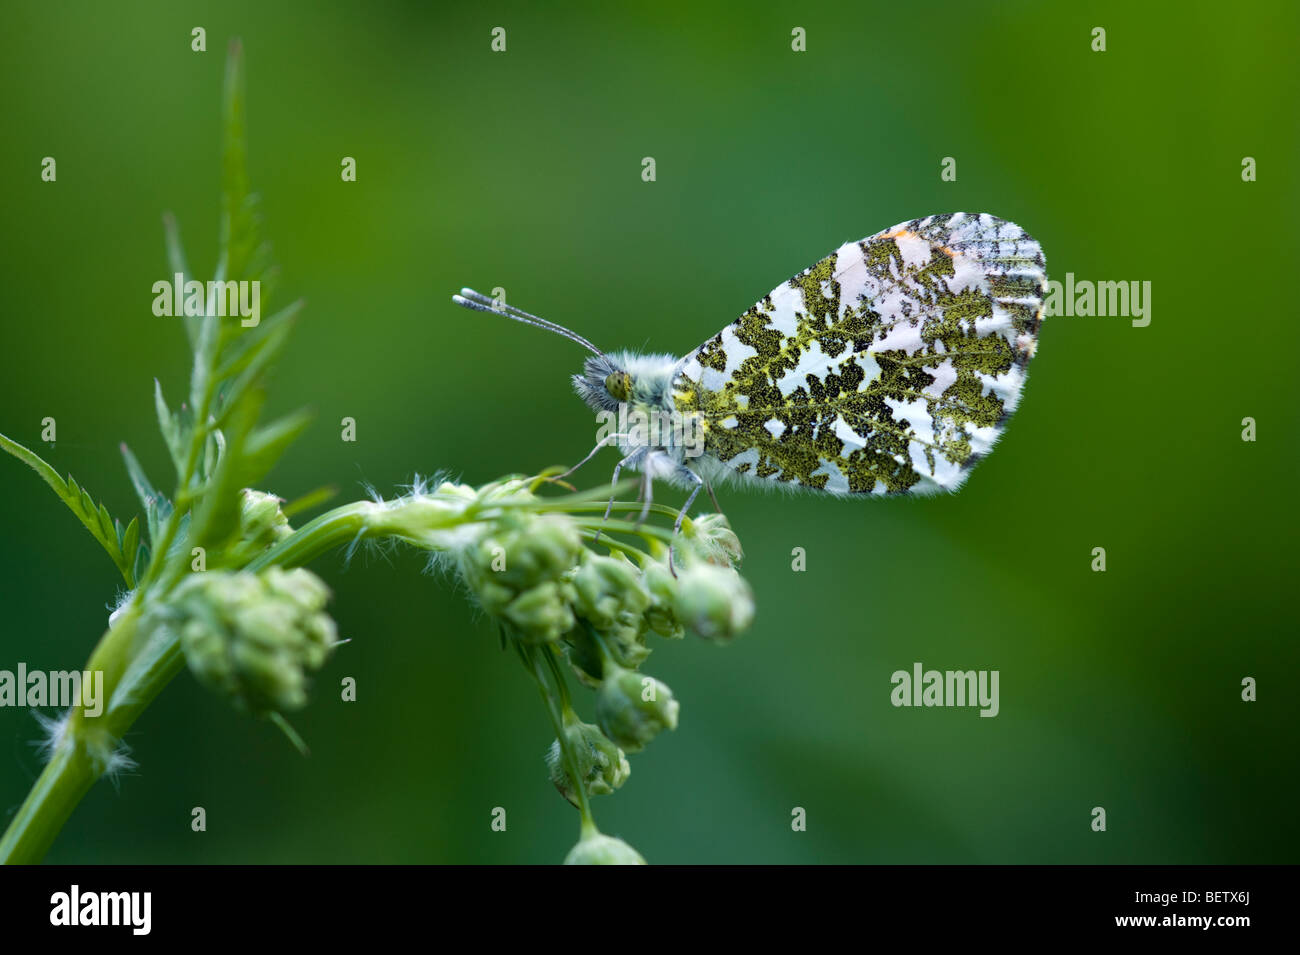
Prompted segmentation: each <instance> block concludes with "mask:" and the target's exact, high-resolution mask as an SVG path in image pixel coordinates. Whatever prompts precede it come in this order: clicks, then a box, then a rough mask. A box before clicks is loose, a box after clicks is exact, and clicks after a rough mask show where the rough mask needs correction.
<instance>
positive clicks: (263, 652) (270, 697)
mask: <svg viewBox="0 0 1300 955" xmlns="http://www.w3.org/2000/svg"><path fill="white" fill-rule="evenodd" d="M328 599H329V589H328V588H327V587H326V586H325V584H324V583H323V582H322V581H321V580H320V578H319V577H317V576H316V575H315V574H313V573H311V571H308V570H304V569H302V568H298V569H296V570H288V571H286V570H282V569H281V568H279V567H269V568H267V569H266V570H264V571H262V572H261V573H257V574H254V573H251V572H249V571H239V572H231V571H208V572H206V573H203V574H197V575H195V576H193V577H190V578H189V579H187V580H185V581H184V582H182V583H181V584H180V586H178V587H177V588H176V591H175V593H174V594H173V597H172V601H171V613H172V614H173V615H175V616H177V617H178V618H179V621H178V624H177V629H178V632H179V636H180V643H181V649H182V650H183V651H184V653H185V660H186V663H188V665H189V668H190V670H191V671H192V672H193V673H194V675H195V676H196V677H197V678H198V679H199V681H200V682H201V683H203V684H205V685H207V686H208V687H210V688H211V689H214V690H216V691H217V692H219V693H221V694H223V695H225V696H228V697H230V698H231V699H232V701H233V702H234V703H235V704H236V706H238V707H240V708H241V709H245V710H248V711H250V712H252V713H254V714H255V715H259V716H260V715H264V714H266V713H269V712H285V711H287V710H295V709H299V708H301V707H302V706H304V705H306V702H307V684H308V676H309V674H310V673H312V672H314V671H316V670H318V669H320V667H321V666H323V665H324V663H325V661H326V660H327V659H328V658H329V655H330V652H331V650H332V649H333V646H334V644H335V642H336V641H337V633H336V630H335V626H334V621H333V620H331V619H330V618H329V616H328V615H326V614H325V613H323V612H322V611H323V608H324V606H325V603H326V601H327V600H328Z"/></svg>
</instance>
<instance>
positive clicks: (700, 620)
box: [673, 561, 754, 640]
mask: <svg viewBox="0 0 1300 955" xmlns="http://www.w3.org/2000/svg"><path fill="white" fill-rule="evenodd" d="M679 573H680V576H679V578H678V580H677V594H676V599H675V600H674V604H673V608H674V611H675V613H676V616H677V619H678V620H680V621H681V622H682V624H683V625H684V626H685V627H686V628H687V629H688V630H691V631H693V632H694V633H697V634H699V635H700V636H701V637H704V638H705V639H706V640H730V639H731V638H732V637H735V636H736V635H737V634H739V633H741V632H742V631H744V630H746V629H748V627H749V625H750V624H751V623H752V622H753V620H754V594H753V591H751V590H750V589H749V584H747V583H746V582H745V579H744V578H743V577H741V576H740V574H738V573H736V572H735V571H734V570H732V569H731V568H729V567H721V566H718V565H717V564H710V563H707V562H703V561H700V562H696V563H695V564H693V565H692V566H690V567H687V568H685V569H684V570H682V571H680V572H679Z"/></svg>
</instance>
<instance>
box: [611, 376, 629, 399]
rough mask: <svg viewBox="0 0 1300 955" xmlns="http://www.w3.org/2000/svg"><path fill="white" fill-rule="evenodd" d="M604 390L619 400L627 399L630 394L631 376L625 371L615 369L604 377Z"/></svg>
mask: <svg viewBox="0 0 1300 955" xmlns="http://www.w3.org/2000/svg"><path fill="white" fill-rule="evenodd" d="M605 390H606V391H608V392H609V393H610V395H612V396H613V397H615V398H617V399H618V400H619V401H627V399H628V398H630V397H631V396H632V376H631V375H629V374H628V373H627V372H625V371H616V372H614V373H613V374H612V375H609V376H607V377H606V378H605Z"/></svg>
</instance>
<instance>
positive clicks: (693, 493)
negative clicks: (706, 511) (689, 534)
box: [668, 467, 713, 577]
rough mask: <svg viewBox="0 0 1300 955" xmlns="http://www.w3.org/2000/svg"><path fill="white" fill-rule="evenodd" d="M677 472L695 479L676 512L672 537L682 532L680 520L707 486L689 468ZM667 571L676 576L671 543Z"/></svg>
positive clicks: (710, 494) (711, 490)
mask: <svg viewBox="0 0 1300 955" xmlns="http://www.w3.org/2000/svg"><path fill="white" fill-rule="evenodd" d="M679 473H681V474H683V475H690V477H691V479H692V480H693V481H695V487H693V488H691V493H690V496H689V497H687V498H686V503H685V504H683V505H682V509H681V510H680V511H678V512H677V521H676V523H674V524H673V537H676V536H677V535H678V534H680V533H681V532H682V521H683V520H685V519H686V512H687V511H689V510H690V509H691V505H692V504H694V503H695V498H696V496H697V495H698V494H699V493H700V488H703V487H708V485H707V484H706V483H705V481H704V478H702V477H700V476H699V475H698V474H696V473H695V472H694V471H692V470H691V469H690V468H687V467H683V468H682V469H681V472H679ZM709 496H710V497H712V496H713V489H712V488H709ZM668 572H669V573H670V574H672V575H673V576H674V577H676V576H677V568H676V567H674V566H673V547H672V545H671V544H669V545H668Z"/></svg>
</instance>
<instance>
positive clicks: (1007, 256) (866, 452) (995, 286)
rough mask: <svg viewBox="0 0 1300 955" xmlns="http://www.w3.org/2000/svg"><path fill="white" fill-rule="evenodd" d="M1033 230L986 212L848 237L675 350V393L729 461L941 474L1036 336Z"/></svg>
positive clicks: (818, 475)
mask: <svg viewBox="0 0 1300 955" xmlns="http://www.w3.org/2000/svg"><path fill="white" fill-rule="evenodd" d="M1046 280H1047V276H1046V273H1045V266H1044V261H1043V253H1042V250H1041V249H1040V248H1039V246H1038V243H1037V242H1035V241H1034V240H1033V239H1032V238H1030V237H1029V236H1028V235H1027V234H1026V233H1025V232H1024V230H1022V229H1021V228H1020V227H1019V226H1017V225H1015V224H1014V223H1011V222H1007V221H1005V220H1003V219H997V218H995V217H993V216H990V215H967V214H965V213H957V214H955V215H950V216H931V217H929V218H927V219H917V220H914V221H912V222H907V223H904V224H902V225H899V226H896V227H894V228H893V229H889V230H887V231H885V232H881V233H880V234H878V235H875V236H872V237H871V238H869V239H864V240H863V241H861V242H849V243H846V244H845V245H843V246H841V247H840V248H839V249H837V250H836V251H835V252H833V253H831V254H830V255H829V256H827V257H826V258H824V259H822V260H821V261H820V262H818V263H817V264H816V265H814V266H812V267H811V268H809V269H807V270H805V271H803V272H800V273H799V274H798V275H796V276H795V277H794V278H792V279H790V281H789V282H786V283H785V284H784V285H782V286H780V287H778V288H776V289H774V290H773V291H772V293H771V294H770V295H768V296H767V297H766V298H764V299H763V300H762V301H760V302H758V303H757V304H755V305H754V307H753V308H751V309H750V310H749V311H747V312H746V313H745V314H744V315H742V316H740V318H739V319H737V320H736V321H735V323H733V324H732V325H729V326H728V327H727V328H725V329H723V330H722V331H721V332H719V333H718V334H717V335H715V336H714V337H713V338H711V339H710V340H709V341H707V342H705V343H704V344H703V345H701V346H700V347H699V348H698V349H697V350H696V351H695V352H694V353H692V354H691V355H689V356H687V358H686V359H685V361H684V363H683V365H682V368H681V370H680V372H679V373H678V375H677V377H676V379H675V380H674V382H673V400H674V402H675V403H676V406H677V409H678V410H679V411H681V412H683V413H686V414H696V415H699V416H700V418H701V419H702V422H703V425H704V428H705V439H704V442H705V443H704V451H705V454H706V455H707V456H709V457H712V458H715V459H716V460H717V461H719V462H721V463H722V464H723V465H725V466H726V468H729V469H731V470H732V471H734V472H735V473H736V475H738V476H741V477H745V478H751V479H759V480H765V481H773V482H778V483H784V484H788V485H792V486H797V487H804V488H812V489H816V490H821V491H826V492H829V493H832V494H902V493H914V494H916V493H921V494H923V493H933V492H937V491H953V490H956V489H957V487H959V486H960V485H961V483H962V481H963V480H964V479H965V478H966V475H967V474H968V473H969V471H970V469H971V467H973V466H974V464H975V463H976V461H978V460H979V459H980V458H981V457H982V456H983V455H985V454H987V453H988V452H989V450H990V449H991V448H992V447H993V444H994V442H995V441H997V439H998V437H999V435H1000V434H1001V433H1002V430H1003V427H1004V426H1005V424H1006V420H1007V417H1008V416H1009V415H1010V414H1011V412H1012V411H1013V410H1014V409H1015V407H1016V404H1017V402H1018V401H1019V399H1020V393H1021V390H1022V388H1023V387H1024V383H1025V376H1026V366H1027V365H1028V363H1029V359H1030V358H1031V357H1032V356H1033V354H1034V351H1035V349H1036V347H1037V342H1038V328H1039V325H1040V324H1041V322H1042V317H1043V295H1044V287H1045V284H1046Z"/></svg>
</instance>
